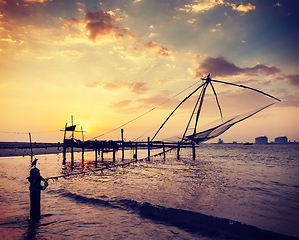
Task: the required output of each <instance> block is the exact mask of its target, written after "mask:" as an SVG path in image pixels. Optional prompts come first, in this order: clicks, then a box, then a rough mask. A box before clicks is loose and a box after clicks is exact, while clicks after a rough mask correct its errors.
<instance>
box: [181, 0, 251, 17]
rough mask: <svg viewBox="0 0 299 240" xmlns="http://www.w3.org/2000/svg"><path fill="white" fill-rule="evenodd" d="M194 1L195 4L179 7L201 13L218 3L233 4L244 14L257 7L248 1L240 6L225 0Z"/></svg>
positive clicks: (236, 9) (234, 7) (235, 8)
mask: <svg viewBox="0 0 299 240" xmlns="http://www.w3.org/2000/svg"><path fill="white" fill-rule="evenodd" d="M193 2H194V4H188V5H185V6H184V8H179V10H180V11H185V12H193V13H199V12H205V11H208V10H210V9H212V8H214V7H216V6H218V5H225V6H231V7H232V9H233V10H234V11H238V12H241V13H242V15H244V14H245V13H246V12H248V11H250V10H254V9H255V6H254V5H251V3H248V4H247V5H243V4H240V5H239V6H236V4H234V3H229V2H224V1H223V0H194V1H193Z"/></svg>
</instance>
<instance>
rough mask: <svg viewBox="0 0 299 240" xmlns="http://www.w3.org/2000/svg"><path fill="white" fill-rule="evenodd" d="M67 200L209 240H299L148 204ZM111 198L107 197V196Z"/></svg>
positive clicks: (68, 194) (81, 198) (67, 194)
mask: <svg viewBox="0 0 299 240" xmlns="http://www.w3.org/2000/svg"><path fill="white" fill-rule="evenodd" d="M61 195H62V196H64V197H67V198H71V199H73V200H75V201H77V202H80V203H84V204H92V205H99V206H103V207H110V208H118V209H122V210H126V211H133V212H134V213H135V214H138V215H140V216H141V217H143V218H147V219H151V220H154V221H156V222H158V223H160V224H166V225H171V226H175V227H178V228H180V229H182V230H184V231H188V232H191V233H196V234H200V235H201V236H205V237H208V238H212V239H214V238H217V239H219V238H220V239H232V240H235V239H244V240H253V239H254V240H267V239H269V240H270V239H271V240H295V239H297V240H299V238H297V237H292V236H286V235H283V234H279V233H275V232H272V231H268V230H263V229H260V228H257V227H254V226H251V225H247V224H243V223H241V222H238V221H233V220H230V219H226V218H218V217H213V216H209V215H205V214H202V213H198V212H193V211H188V210H183V209H176V208H168V207H163V206H158V205H153V204H151V203H148V202H141V203H140V202H137V201H135V200H131V199H114V200H107V199H100V198H94V197H86V196H81V195H79V194H77V193H71V192H64V193H62V194H61ZM104 197H105V198H107V197H106V196H104Z"/></svg>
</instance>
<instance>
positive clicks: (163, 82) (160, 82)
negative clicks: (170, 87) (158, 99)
mask: <svg viewBox="0 0 299 240" xmlns="http://www.w3.org/2000/svg"><path fill="white" fill-rule="evenodd" d="M170 81H171V80H170V79H169V78H160V79H157V80H156V83H157V84H158V85H159V86H161V85H163V84H165V83H168V82H170Z"/></svg>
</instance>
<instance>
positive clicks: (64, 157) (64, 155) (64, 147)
mask: <svg viewBox="0 0 299 240" xmlns="http://www.w3.org/2000/svg"><path fill="white" fill-rule="evenodd" d="M66 149H67V147H66V146H65V143H64V144H63V160H62V164H65V161H66Z"/></svg>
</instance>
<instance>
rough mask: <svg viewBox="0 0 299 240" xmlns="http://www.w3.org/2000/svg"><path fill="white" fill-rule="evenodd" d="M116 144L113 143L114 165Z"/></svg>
mask: <svg viewBox="0 0 299 240" xmlns="http://www.w3.org/2000/svg"><path fill="white" fill-rule="evenodd" d="M115 150H116V149H115V144H114V143H113V163H115Z"/></svg>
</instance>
